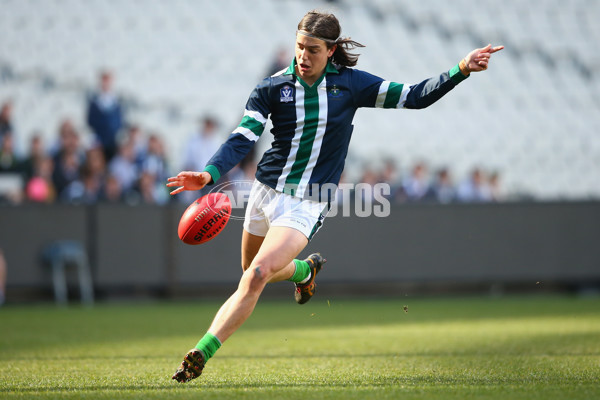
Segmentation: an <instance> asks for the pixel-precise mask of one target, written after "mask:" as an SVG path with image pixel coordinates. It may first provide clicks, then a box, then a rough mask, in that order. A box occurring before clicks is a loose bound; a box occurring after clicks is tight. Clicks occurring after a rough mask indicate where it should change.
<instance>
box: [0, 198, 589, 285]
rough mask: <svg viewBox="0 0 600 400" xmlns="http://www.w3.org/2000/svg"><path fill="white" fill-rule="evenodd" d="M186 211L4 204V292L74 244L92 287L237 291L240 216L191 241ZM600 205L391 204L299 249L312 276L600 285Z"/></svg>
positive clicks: (37, 277)
mask: <svg viewBox="0 0 600 400" xmlns="http://www.w3.org/2000/svg"><path fill="white" fill-rule="evenodd" d="M184 209H185V207H183V206H170V207H162V208H161V207H151V206H141V207H128V206H104V205H97V206H90V207H83V206H81V207H73V206H21V207H0V247H1V248H3V249H4V252H5V255H6V258H7V261H8V266H9V271H8V285H9V294H10V291H11V290H14V291H17V290H19V289H24V288H28V289H44V288H45V289H46V290H48V289H49V288H50V287H51V281H50V277H49V272H48V271H47V268H46V267H44V266H43V265H42V264H41V263H40V259H39V256H40V252H41V251H42V249H43V248H44V246H46V245H47V244H49V243H50V242H52V241H53V240H60V239H73V240H80V241H81V242H82V243H83V244H84V245H85V246H86V248H87V251H88V254H89V257H90V262H91V265H92V269H93V275H94V284H95V287H96V289H97V290H98V291H99V292H101V293H102V292H103V293H108V294H110V293H111V291H117V290H124V289H128V288H129V289H131V288H133V289H137V290H142V291H143V290H144V289H148V288H150V289H154V290H156V289H159V290H163V291H165V292H166V293H177V292H178V291H181V290H184V289H187V290H189V291H190V292H192V293H201V292H203V291H207V292H210V291H211V290H214V288H217V287H223V286H226V287H228V288H231V287H235V286H233V285H235V283H236V282H237V280H238V279H239V275H240V272H241V268H240V239H241V231H242V223H241V221H239V220H231V221H230V222H229V225H228V226H227V228H226V229H225V231H224V232H223V233H222V234H221V235H220V236H219V237H218V238H216V239H214V240H212V241H210V242H208V243H206V244H203V245H199V246H189V245H186V244H184V243H182V242H180V241H179V239H178V237H177V222H178V219H179V216H180V215H181V214H182V212H183V210H184ZM599 239H600V203H598V202H590V203H551V204H544V203H541V204H540V203H523V204H518V203H517V204H482V205H445V206H442V205H421V204H419V205H402V206H393V207H392V210H391V215H390V216H389V217H387V218H377V217H374V216H371V217H368V218H359V217H356V216H354V217H341V216H336V217H332V218H328V219H326V221H325V225H324V227H323V228H322V229H321V231H320V232H319V233H318V234H317V235H316V237H315V238H314V239H313V241H312V242H311V243H310V244H309V246H308V247H307V249H306V250H305V251H304V252H303V254H302V256H306V255H308V254H309V253H310V252H313V251H321V252H322V253H323V254H324V255H325V256H326V257H327V259H328V264H327V267H326V273H323V274H321V275H320V277H319V278H320V282H330V283H332V284H334V283H335V284H340V283H346V284H357V283H365V282H367V283H372V284H381V283H394V282H396V283H421V284H427V283H428V282H430V283H434V282H435V283H440V282H441V283H444V282H447V283H459V284H460V283H478V282H482V283H488V282H492V283H493V282H495V283H520V282H529V283H535V282H539V281H544V282H565V283H586V282H596V283H597V282H600V246H599V245H598V240H599Z"/></svg>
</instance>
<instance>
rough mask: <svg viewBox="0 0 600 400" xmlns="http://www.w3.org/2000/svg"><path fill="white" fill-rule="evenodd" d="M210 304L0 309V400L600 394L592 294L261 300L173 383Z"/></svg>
mask: <svg viewBox="0 0 600 400" xmlns="http://www.w3.org/2000/svg"><path fill="white" fill-rule="evenodd" d="M218 306H219V304H217V303H216V302H195V303H156V304H154V303H151V304H149V303H146V304H121V303H120V304H104V305H98V306H96V307H94V308H91V309H86V308H80V307H76V306H71V307H68V308H56V307H54V306H51V305H43V306H8V307H4V308H1V309H0V399H17V398H18V399H30V398H36V399H79V398H83V399H116V398H118V399H130V398H140V399H142V398H143V399H187V398H190V399H191V398H199V399H200V398H201V399H225V398H227V399H228V398H231V399H248V398H256V399H261V400H265V399H295V398H298V399H368V398H372V399H386V398H389V399H398V398H402V399H502V400H505V399H520V398H527V399H544V400H548V399H586V400H587V399H594V398H596V399H597V398H600V299H599V298H575V297H518V298H517V297H507V298H481V297H472V298H444V299H431V298H429V299H420V298H413V299H411V298H404V299H401V300H340V299H323V298H318V297H315V298H314V299H313V300H312V301H311V302H310V303H308V304H306V305H304V306H297V305H296V304H294V303H293V300H292V299H290V300H289V301H261V302H260V303H259V305H258V307H257V309H256V311H255V313H254V315H252V317H251V318H250V319H249V320H248V321H247V323H246V324H245V325H244V326H243V327H242V328H241V329H240V330H239V331H238V332H237V333H236V334H235V335H234V336H233V337H232V338H231V339H230V340H229V341H228V342H227V343H226V344H225V345H224V346H223V347H222V348H221V349H220V350H219V351H218V352H217V354H216V355H215V357H214V358H213V359H211V360H210V362H209V363H208V365H207V367H206V369H205V371H204V374H203V375H202V376H201V377H200V378H199V379H197V380H194V381H192V382H190V383H187V384H178V383H176V382H174V381H172V380H171V379H170V377H171V375H172V373H173V372H174V370H175V368H176V367H177V365H178V364H179V362H180V361H181V358H182V356H183V355H184V354H185V352H186V351H187V350H188V349H189V348H191V347H193V345H195V344H196V342H197V340H198V339H199V338H200V337H201V336H202V334H203V333H204V331H205V330H206V328H207V326H208V324H209V323H210V320H211V319H212V316H213V314H214V312H215V311H216V310H217V308H218ZM404 306H408V312H405V311H404V310H403V308H404Z"/></svg>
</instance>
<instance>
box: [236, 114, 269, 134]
mask: <svg viewBox="0 0 600 400" xmlns="http://www.w3.org/2000/svg"><path fill="white" fill-rule="evenodd" d="M239 126H240V128H245V129H249V130H251V131H252V133H254V134H255V135H256V136H260V135H262V133H263V131H264V130H265V126H264V125H263V124H262V123H261V122H259V121H257V120H256V119H254V118H252V117H250V116H248V115H245V116H244V118H242V122H240V125H239Z"/></svg>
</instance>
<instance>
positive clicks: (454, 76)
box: [448, 64, 469, 85]
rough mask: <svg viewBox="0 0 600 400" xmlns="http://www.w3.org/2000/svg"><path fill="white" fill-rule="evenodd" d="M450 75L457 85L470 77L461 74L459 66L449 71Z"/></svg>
mask: <svg viewBox="0 0 600 400" xmlns="http://www.w3.org/2000/svg"><path fill="white" fill-rule="evenodd" d="M448 74H449V75H450V79H451V80H452V82H454V83H456V84H457V85H458V84H459V83H461V82H462V81H464V80H465V79H467V78H468V77H469V76H468V75H467V76H465V75H463V73H462V72H460V68H459V67H458V64H456V65H455V66H454V67H452V69H451V70H450V71H448Z"/></svg>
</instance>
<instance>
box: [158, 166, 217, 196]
mask: <svg viewBox="0 0 600 400" xmlns="http://www.w3.org/2000/svg"><path fill="white" fill-rule="evenodd" d="M210 181H212V177H211V176H210V174H209V173H208V172H205V171H203V172H194V171H182V172H180V173H178V174H177V176H172V177H170V178H167V182H168V183H167V186H168V187H175V186H179V187H178V188H177V189H175V190H173V191H172V192H171V194H172V195H173V194H177V193H181V192H183V191H184V190H200V189H202V188H203V187H204V186H206V185H207V184H209V183H210Z"/></svg>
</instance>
